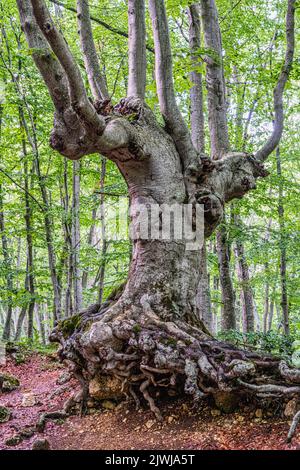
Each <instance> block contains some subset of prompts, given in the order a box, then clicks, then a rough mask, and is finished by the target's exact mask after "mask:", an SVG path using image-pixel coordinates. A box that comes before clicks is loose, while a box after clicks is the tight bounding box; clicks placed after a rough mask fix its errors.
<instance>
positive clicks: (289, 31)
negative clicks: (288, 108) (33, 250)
mask: <svg viewBox="0 0 300 470" xmlns="http://www.w3.org/2000/svg"><path fill="white" fill-rule="evenodd" d="M295 5H296V0H288V5H287V13H286V52H285V59H284V64H283V66H282V69H281V72H280V75H279V77H278V81H277V84H276V86H275V88H274V91H273V99H274V113H275V117H274V123H273V132H272V135H271V136H270V137H269V139H268V140H267V142H266V143H265V144H264V145H263V147H262V148H261V149H259V150H258V152H257V153H256V155H255V157H256V159H257V160H260V161H262V162H263V161H265V160H266V159H267V158H268V156H269V155H270V153H272V152H273V150H275V148H276V147H277V145H278V144H279V142H280V139H281V136H282V132H283V121H284V113H283V92H284V88H285V85H286V82H287V81H288V78H289V75H290V71H291V68H292V63H293V57H294V49H295V8H296V7H295Z"/></svg>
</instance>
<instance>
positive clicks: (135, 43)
mask: <svg viewBox="0 0 300 470" xmlns="http://www.w3.org/2000/svg"><path fill="white" fill-rule="evenodd" d="M128 32H129V41H128V45H129V64H128V69H129V70H128V71H129V76H128V93H127V94H128V96H137V97H139V98H141V99H144V97H145V88H146V25H145V1H144V0H129V1H128Z"/></svg>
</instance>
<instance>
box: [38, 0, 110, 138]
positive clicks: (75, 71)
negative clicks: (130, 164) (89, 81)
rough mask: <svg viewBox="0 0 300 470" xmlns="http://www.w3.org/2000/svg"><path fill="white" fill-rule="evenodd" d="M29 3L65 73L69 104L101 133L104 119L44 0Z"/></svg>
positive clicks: (94, 129) (87, 123)
mask: <svg viewBox="0 0 300 470" xmlns="http://www.w3.org/2000/svg"><path fill="white" fill-rule="evenodd" d="M31 4H32V7H33V12H34V15H35V18H36V21H37V23H38V25H39V27H40V29H41V30H42V32H43V34H44V36H45V37H46V39H47V41H48V42H49V44H50V46H51V48H52V50H53V52H54V54H55V55H56V57H57V58H58V60H59V62H60V64H61V66H62V67H63V69H64V71H65V73H66V75H67V78H68V83H69V93H70V98H71V104H72V106H73V108H74V110H75V111H76V112H77V114H78V116H79V117H80V118H81V119H82V121H83V124H84V125H85V127H88V128H89V129H91V130H93V131H94V132H95V133H96V134H98V135H101V134H102V133H103V130H104V128H105V121H104V119H103V118H101V117H100V116H98V115H97V113H96V111H95V109H94V107H93V106H92V104H91V103H90V101H89V100H88V97H87V94H86V91H85V88H84V83H83V80H82V77H81V74H80V71H79V68H78V66H77V64H76V62H75V61H74V58H73V56H72V54H71V52H70V50H69V48H68V46H67V44H66V41H65V39H64V38H63V36H62V35H61V34H60V33H59V31H58V30H57V28H56V27H55V25H54V23H53V20H52V18H51V16H50V13H49V11H48V9H47V6H46V4H45V2H44V0H31Z"/></svg>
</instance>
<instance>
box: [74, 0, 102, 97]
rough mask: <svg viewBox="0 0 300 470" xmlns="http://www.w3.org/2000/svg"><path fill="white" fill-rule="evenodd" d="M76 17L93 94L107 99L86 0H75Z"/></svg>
mask: <svg viewBox="0 0 300 470" xmlns="http://www.w3.org/2000/svg"><path fill="white" fill-rule="evenodd" d="M77 18H78V27H79V33H80V42H81V50H82V54H83V58H84V64H85V68H86V71H87V75H88V80H89V84H90V87H91V90H92V93H93V96H94V98H95V99H98V100H107V99H109V94H108V91H107V87H106V83H105V78H104V76H103V74H102V73H101V70H100V65H99V60H98V56H97V52H96V48H95V43H94V38H93V32H92V26H91V19H90V11H89V2H88V0H77Z"/></svg>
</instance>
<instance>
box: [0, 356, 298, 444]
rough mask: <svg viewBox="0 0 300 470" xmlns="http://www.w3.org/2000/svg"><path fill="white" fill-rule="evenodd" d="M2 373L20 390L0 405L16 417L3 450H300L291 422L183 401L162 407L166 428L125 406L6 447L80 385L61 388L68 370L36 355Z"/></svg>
mask: <svg viewBox="0 0 300 470" xmlns="http://www.w3.org/2000/svg"><path fill="white" fill-rule="evenodd" d="M1 372H6V373H10V374H13V375H14V376H15V377H17V378H18V379H19V380H20V387H19V388H18V389H16V390H14V391H12V392H9V393H3V394H2V395H0V405H2V406H6V407H8V408H9V409H10V410H11V412H12V416H11V418H10V420H9V421H7V422H6V423H2V424H0V449H2V450H3V449H31V448H32V444H33V442H34V441H35V440H36V439H37V438H39V439H42V438H45V439H47V440H48V441H49V443H50V446H51V449H59V450H62V449H82V450H88V449H93V450H98V449H106V450H121V449H126V450H130V449H149V450H150V449H165V450H171V449H185V450H187V449H191V450H192V449H203V450H205V449H216V450H226V449H247V450H250V449H262V450H267V449H283V450H299V449H300V431H299V430H298V432H297V433H296V435H295V437H294V439H293V441H292V443H291V444H287V443H286V436H287V432H288V428H289V423H288V420H287V419H282V418H280V417H278V416H277V417H276V416H274V415H273V416H267V417H265V416H264V415H263V416H260V412H261V410H259V411H258V410H257V409H256V410H254V411H252V412H249V410H248V411H245V409H243V410H240V411H238V412H235V413H231V414H219V413H220V411H219V410H216V409H213V408H211V407H210V406H207V405H203V406H202V408H199V407H198V408H197V409H195V407H193V406H192V403H189V402H187V401H186V400H183V399H180V400H179V399H177V400H175V399H168V400H166V401H164V402H163V403H161V404H160V406H161V411H162V413H163V416H164V421H163V422H162V423H158V422H157V421H156V420H155V419H154V418H153V415H152V414H151V412H150V411H148V410H147V409H144V410H139V411H135V409H134V407H133V406H132V405H129V404H126V403H121V404H119V405H118V406H116V408H114V409H113V410H110V409H101V410H91V411H92V413H93V414H90V415H87V416H84V417H79V416H71V417H70V418H67V419H66V420H60V421H58V422H57V421H56V422H55V421H49V422H47V424H46V427H45V430H44V432H43V433H35V434H34V435H33V436H31V437H30V438H25V439H24V440H22V441H21V442H20V443H19V444H17V445H15V446H13V447H12V446H8V445H6V444H5V441H7V439H9V438H11V437H13V436H15V435H16V434H17V433H19V432H20V430H24V429H27V430H28V429H29V430H30V429H31V428H32V427H33V426H34V425H35V424H36V422H37V420H38V417H39V415H40V414H41V413H42V412H45V411H50V410H51V411H53V410H55V411H56V410H59V409H61V408H62V404H63V403H64V401H65V400H66V399H67V398H68V397H69V396H70V394H71V393H72V392H74V389H76V387H77V386H78V385H77V383H76V382H75V381H74V380H73V379H71V380H69V381H68V382H67V383H65V384H63V385H59V382H61V378H62V377H63V375H64V374H65V371H64V368H63V367H62V365H60V364H59V363H58V362H57V361H56V360H55V357H51V356H50V357H49V356H46V355H40V354H32V355H30V356H29V357H28V358H27V360H26V362H25V363H23V364H19V365H16V364H15V363H14V361H13V360H12V359H11V358H10V359H8V361H7V364H6V366H5V367H1ZM57 381H58V383H57ZM110 403H111V402H110ZM257 415H259V417H257ZM269 415H271V413H269Z"/></svg>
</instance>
